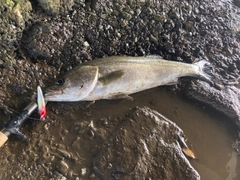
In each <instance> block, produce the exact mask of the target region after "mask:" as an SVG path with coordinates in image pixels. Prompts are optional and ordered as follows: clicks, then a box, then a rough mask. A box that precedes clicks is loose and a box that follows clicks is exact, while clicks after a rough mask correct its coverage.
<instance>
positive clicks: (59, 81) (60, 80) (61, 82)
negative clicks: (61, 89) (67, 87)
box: [56, 79, 64, 85]
mask: <svg viewBox="0 0 240 180" xmlns="http://www.w3.org/2000/svg"><path fill="white" fill-rule="evenodd" d="M63 83H64V80H63V79H59V80H58V81H57V83H56V84H57V85H62V84H63Z"/></svg>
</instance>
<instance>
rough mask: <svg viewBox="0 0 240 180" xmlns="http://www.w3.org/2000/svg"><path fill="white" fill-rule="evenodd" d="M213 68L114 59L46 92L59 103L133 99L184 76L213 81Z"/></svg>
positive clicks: (82, 69) (81, 69)
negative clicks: (133, 95)
mask: <svg viewBox="0 0 240 180" xmlns="http://www.w3.org/2000/svg"><path fill="white" fill-rule="evenodd" d="M212 69H213V67H212V65H211V63H209V62H208V61H206V60H201V61H198V62H196V63H193V64H188V63H182V62H176V61H169V60H165V59H163V58H161V57H156V56H146V57H131V56H110V57H105V58H100V59H96V60H92V61H89V62H86V63H82V64H80V65H78V66H76V67H74V68H73V69H71V70H69V71H68V72H66V74H64V75H63V76H62V77H61V78H59V79H58V80H57V82H56V83H55V84H54V85H53V86H51V87H49V88H47V89H46V91H45V94H44V96H45V100H46V101H57V102H71V101H95V100H100V99H121V98H128V99H131V97H130V96H129V95H131V94H133V93H137V92H140V91H143V90H146V89H151V88H154V87H158V86H162V85H174V84H177V83H178V79H179V78H180V77H186V76H190V77H196V78H199V79H202V80H204V81H207V82H212V81H213V79H214V75H213V72H212Z"/></svg>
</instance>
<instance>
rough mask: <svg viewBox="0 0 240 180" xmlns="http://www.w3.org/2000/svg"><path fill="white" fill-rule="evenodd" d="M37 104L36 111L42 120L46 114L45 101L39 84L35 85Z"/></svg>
mask: <svg viewBox="0 0 240 180" xmlns="http://www.w3.org/2000/svg"><path fill="white" fill-rule="evenodd" d="M37 104H38V113H39V115H40V120H44V119H45V117H46V115H47V112H46V102H45V100H44V96H43V93H42V89H41V87H40V86H38V87H37Z"/></svg>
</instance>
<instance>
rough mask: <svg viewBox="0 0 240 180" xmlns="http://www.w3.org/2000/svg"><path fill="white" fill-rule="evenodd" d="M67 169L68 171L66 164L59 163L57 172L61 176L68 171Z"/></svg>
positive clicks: (63, 162)
mask: <svg viewBox="0 0 240 180" xmlns="http://www.w3.org/2000/svg"><path fill="white" fill-rule="evenodd" d="M68 169H69V166H68V164H67V163H66V162H65V161H61V162H60V164H59V171H60V172H61V173H62V174H65V173H66V172H67V171H68Z"/></svg>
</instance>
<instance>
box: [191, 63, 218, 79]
mask: <svg viewBox="0 0 240 180" xmlns="http://www.w3.org/2000/svg"><path fill="white" fill-rule="evenodd" d="M194 65H196V66H197V67H198V68H199V77H200V78H201V79H202V80H204V81H207V82H210V83H213V82H214V81H215V80H216V76H215V75H214V72H213V66H212V64H211V63H210V62H208V61H206V60H201V61H198V62H196V63H194Z"/></svg>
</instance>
